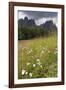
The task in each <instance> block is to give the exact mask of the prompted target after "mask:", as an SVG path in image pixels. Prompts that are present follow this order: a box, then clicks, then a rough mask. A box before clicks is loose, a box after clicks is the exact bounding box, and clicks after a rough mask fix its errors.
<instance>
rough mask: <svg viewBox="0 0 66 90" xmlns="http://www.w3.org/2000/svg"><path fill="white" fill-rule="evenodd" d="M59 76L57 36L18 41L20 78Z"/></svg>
mask: <svg viewBox="0 0 66 90" xmlns="http://www.w3.org/2000/svg"><path fill="white" fill-rule="evenodd" d="M49 77H57V36H56V35H53V36H49V37H44V38H43V37H40V38H36V39H32V40H20V41H18V79H27V78H29V79H30V78H49Z"/></svg>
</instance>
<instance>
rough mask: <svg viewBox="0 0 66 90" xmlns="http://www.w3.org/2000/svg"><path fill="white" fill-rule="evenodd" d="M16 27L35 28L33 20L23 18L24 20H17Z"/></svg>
mask: <svg viewBox="0 0 66 90" xmlns="http://www.w3.org/2000/svg"><path fill="white" fill-rule="evenodd" d="M18 26H19V27H25V26H26V27H32V26H33V27H34V26H36V24H35V21H34V19H28V18H27V17H25V18H24V19H19V20H18Z"/></svg>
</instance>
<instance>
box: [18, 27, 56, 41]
mask: <svg viewBox="0 0 66 90" xmlns="http://www.w3.org/2000/svg"><path fill="white" fill-rule="evenodd" d="M54 32H56V30H53V29H52V30H47V29H45V28H43V27H40V26H36V27H21V28H18V40H27V39H32V38H36V37H41V36H43V37H44V36H49V35H52V33H54Z"/></svg>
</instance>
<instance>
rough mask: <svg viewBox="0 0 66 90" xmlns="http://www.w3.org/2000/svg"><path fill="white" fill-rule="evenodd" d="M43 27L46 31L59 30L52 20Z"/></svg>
mask: <svg viewBox="0 0 66 90" xmlns="http://www.w3.org/2000/svg"><path fill="white" fill-rule="evenodd" d="M41 27H43V28H45V29H46V30H52V29H53V30H57V27H56V25H55V24H54V23H53V21H52V20H50V21H46V22H45V23H44V24H42V25H41Z"/></svg>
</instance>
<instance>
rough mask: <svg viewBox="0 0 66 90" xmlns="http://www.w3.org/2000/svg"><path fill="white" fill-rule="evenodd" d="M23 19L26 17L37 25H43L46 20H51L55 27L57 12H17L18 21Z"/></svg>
mask: <svg viewBox="0 0 66 90" xmlns="http://www.w3.org/2000/svg"><path fill="white" fill-rule="evenodd" d="M24 17H28V19H34V20H35V23H36V24H37V25H40V24H42V23H45V22H46V21H47V20H53V23H55V24H56V25H57V23H58V21H57V17H58V16H57V12H44V11H23V10H19V11H18V19H21V18H22V19H24Z"/></svg>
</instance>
